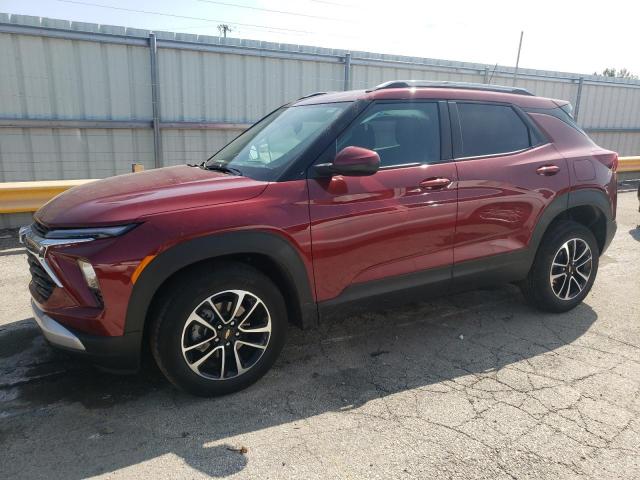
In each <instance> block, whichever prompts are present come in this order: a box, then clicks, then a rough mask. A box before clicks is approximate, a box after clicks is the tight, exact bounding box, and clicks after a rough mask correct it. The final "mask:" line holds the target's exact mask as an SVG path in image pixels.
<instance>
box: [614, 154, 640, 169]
mask: <svg viewBox="0 0 640 480" xmlns="http://www.w3.org/2000/svg"><path fill="white" fill-rule="evenodd" d="M618 161H619V164H618V171H619V172H640V157H620V158H619V159H618Z"/></svg>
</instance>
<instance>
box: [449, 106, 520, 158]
mask: <svg viewBox="0 0 640 480" xmlns="http://www.w3.org/2000/svg"><path fill="white" fill-rule="evenodd" d="M457 106H458V117H459V119H460V129H461V133H462V145H461V147H462V152H461V155H459V156H462V157H478V156H482V155H497V154H501V153H509V152H516V151H518V150H524V149H525V148H529V147H530V146H531V140H530V135H529V128H528V127H527V125H526V124H525V123H524V121H523V120H522V119H521V118H520V116H519V115H518V114H517V113H516V112H515V110H514V109H513V108H511V107H510V106H508V105H488V104H481V103H457Z"/></svg>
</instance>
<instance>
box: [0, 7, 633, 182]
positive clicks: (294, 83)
mask: <svg viewBox="0 0 640 480" xmlns="http://www.w3.org/2000/svg"><path fill="white" fill-rule="evenodd" d="M150 33H151V32H148V31H145V30H137V29H125V28H123V27H114V26H104V25H96V24H86V23H77V22H68V21H64V20H53V19H47V18H42V19H41V18H37V17H27V16H20V15H7V14H0V65H2V68H0V181H24V180H45V179H73V178H99V177H106V176H110V175H114V174H119V173H125V172H128V171H129V170H130V168H131V163H132V162H137V163H142V164H143V165H144V166H145V167H146V168H152V167H154V166H157V165H160V166H164V165H175V164H180V163H190V162H201V161H202V160H203V159H205V158H206V157H207V156H208V155H210V154H211V153H213V152H214V151H216V150H217V149H218V148H220V147H221V146H222V145H224V144H225V143H226V142H228V141H229V140H230V139H232V138H233V137H235V136H236V135H237V134H238V133H239V132H240V131H241V130H242V129H243V128H245V127H246V125H247V124H250V123H252V122H254V121H255V120H257V119H258V118H260V117H261V116H263V115H264V114H265V113H267V112H269V111H271V110H272V109H274V108H276V107H277V106H278V105H281V104H283V103H286V102H288V101H291V100H293V99H296V98H299V97H301V96H303V95H305V94H308V93H310V92H315V91H329V90H343V89H345V88H368V87H371V86H374V85H376V84H379V83H382V82H384V81H387V80H391V79H407V78H414V79H428V80H453V81H470V82H480V83H482V82H485V83H486V82H487V81H489V80H491V82H492V83H498V84H512V82H513V70H512V69H510V68H507V67H499V68H495V69H494V67H493V66H489V65H483V64H473V63H463V62H449V61H442V60H433V59H425V58H416V57H402V56H393V55H380V54H374V53H368V52H350V53H349V52H346V51H341V50H331V49H323V48H317V47H304V46H299V45H282V44H274V43H269V42H258V41H249V40H239V39H221V38H218V37H207V36H196V35H190V34H175V33H170V32H156V33H155V38H154V36H153V35H150ZM154 45H156V46H157V49H154V48H153V46H154ZM154 55H155V65H157V68H153V66H152V65H153V64H154V63H153V61H152V57H153V56H154ZM154 82H156V84H157V86H158V96H157V107H158V108H156V109H154V108H153V104H154V96H153V93H152V84H153V83H154ZM517 85H518V86H522V87H525V88H528V89H530V90H531V91H533V92H534V93H535V94H537V95H542V96H548V97H553V98H563V99H568V100H570V101H571V102H572V103H574V105H578V106H579V110H578V121H579V123H580V124H581V125H582V126H583V127H585V128H586V129H587V130H588V131H589V133H590V134H591V135H592V136H593V138H594V139H595V140H596V141H597V142H598V143H599V144H601V145H602V146H604V147H606V148H611V149H614V150H617V151H619V152H620V153H621V154H622V155H632V154H638V153H639V152H640V113H638V112H640V108H639V107H640V82H639V81H632V80H621V79H604V78H602V77H594V76H589V75H587V76H580V75H574V74H567V73H561V72H549V71H540V70H528V69H521V70H520V71H519V75H518V80H517ZM154 113H155V115H154ZM154 120H155V124H156V127H157V128H156V130H155V131H154V128H153V127H154ZM156 141H157V142H158V146H157V147H156V144H155V142H156Z"/></svg>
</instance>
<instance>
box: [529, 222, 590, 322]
mask: <svg viewBox="0 0 640 480" xmlns="http://www.w3.org/2000/svg"><path fill="white" fill-rule="evenodd" d="M598 260H599V248H598V243H597V242H596V239H595V237H594V236H593V233H592V232H591V230H589V229H588V228H586V227H585V226H584V225H581V224H579V223H577V222H573V221H566V222H562V223H558V224H556V225H555V226H553V227H552V229H551V230H550V231H549V232H547V233H546V234H545V236H544V238H543V240H542V242H541V244H540V247H539V248H538V252H537V253H536V258H535V260H534V263H533V266H532V267H531V270H530V271H529V275H528V276H527V278H526V279H525V280H524V281H523V282H522V285H521V287H522V292H523V293H524V296H525V297H526V299H527V300H528V301H529V303H531V304H532V305H533V306H535V307H536V308H539V309H541V310H546V311H550V312H566V311H567V310H570V309H572V308H574V307H575V306H576V305H578V304H579V303H580V302H582V300H583V299H584V298H585V297H586V296H587V294H588V293H589V291H590V290H591V287H592V286H593V282H594V280H595V277H596V274H597V272H598Z"/></svg>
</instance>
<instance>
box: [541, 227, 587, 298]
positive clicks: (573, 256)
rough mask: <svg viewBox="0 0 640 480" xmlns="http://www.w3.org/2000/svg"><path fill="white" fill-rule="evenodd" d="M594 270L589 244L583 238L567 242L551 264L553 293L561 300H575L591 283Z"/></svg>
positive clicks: (550, 277) (550, 279) (550, 278)
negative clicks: (590, 279)
mask: <svg viewBox="0 0 640 480" xmlns="http://www.w3.org/2000/svg"><path fill="white" fill-rule="evenodd" d="M592 268H593V255H592V253H591V248H590V247H589V244H588V243H587V242H585V241H584V240H582V239H581V238H572V239H570V240H567V241H566V242H565V243H564V244H562V246H561V247H560V248H559V249H558V251H557V252H556V254H555V256H554V257H553V262H552V263H551V271H550V274H549V281H550V282H551V289H552V290H553V293H554V294H555V295H556V297H558V298H559V299H560V300H572V299H574V298H575V297H577V296H578V295H579V294H580V293H581V292H582V291H583V290H584V289H585V287H586V286H587V284H588V283H589V278H590V277H591V270H592Z"/></svg>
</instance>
